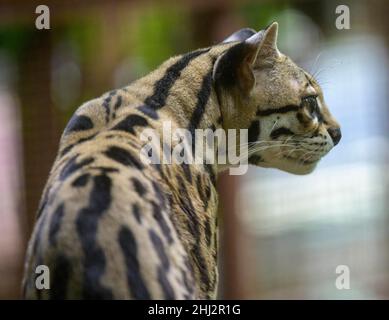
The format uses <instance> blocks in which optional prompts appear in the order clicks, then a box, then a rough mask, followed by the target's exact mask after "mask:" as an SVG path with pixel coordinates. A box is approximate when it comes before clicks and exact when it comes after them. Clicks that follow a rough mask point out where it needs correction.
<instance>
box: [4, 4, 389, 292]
mask: <svg viewBox="0 0 389 320" xmlns="http://www.w3.org/2000/svg"><path fill="white" fill-rule="evenodd" d="M39 4H46V5H48V6H49V8H50V25H51V29H50V30H37V29H36V28H35V19H36V17H37V14H35V8H36V6H37V5H39ZM340 4H346V5H348V6H349V8H350V13H351V29H350V30H338V29H336V27H335V20H336V17H337V15H336V14H335V8H336V7H337V6H338V5H340ZM388 10H389V3H388V2H387V1H384V0H382V1H367V0H359V1H357V0H356V1H342V2H341V3H339V2H338V1H335V0H329V1H328V0H326V1H324V0H315V1H314V0H312V1H309V0H289V1H286V0H279V1H277V0H272V1H264V0H263V1H260V0H255V1H254V0H252V1H249V0H239V1H238V0H235V1H234V0H225V1H223V0H218V1H211V0H208V1H205V0H198V1H195V0H192V1H171V0H170V1H168V0H167V1H135V0H134V1H124V0H123V1H102V0H100V1H98V0H89V1H81V0H80V1H72V0H68V1H65V0H63V1H60V0H53V1H45V3H43V2H42V1H22V0H2V1H1V2H0V298H19V297H20V295H19V292H20V277H21V270H22V264H23V256H24V252H25V246H26V242H27V241H28V238H29V235H30V232H31V229H32V225H33V221H34V215H35V211H36V208H37V205H38V201H39V198H40V194H41V192H42V188H43V185H44V183H45V180H46V179H47V176H48V172H49V169H50V167H51V164H52V162H53V160H54V157H55V154H56V151H57V144H58V140H59V137H60V134H61V132H62V130H63V128H64V126H65V125H66V123H67V121H68V119H69V118H70V116H71V114H72V113H73V112H74V111H75V109H76V108H77V107H78V106H79V105H80V104H81V103H83V102H85V101H86V100H89V99H91V98H94V97H97V96H100V95H101V94H102V93H104V92H106V91H108V90H110V89H113V88H116V87H121V86H124V85H126V84H128V83H129V82H131V81H132V80H134V79H136V78H138V77H140V76H142V75H144V74H146V73H147V72H148V71H150V70H152V69H153V68H155V67H157V66H158V65H159V64H160V63H161V62H162V61H164V60H166V59H167V58H169V57H170V56H172V55H175V54H179V53H183V52H187V51H190V50H193V49H196V48H198V47H206V46H209V45H211V44H215V43H218V42H219V41H221V40H222V39H223V38H225V37H226V36H228V35H229V34H230V33H232V32H234V31H236V30H237V29H239V28H242V27H251V28H254V29H257V30H259V29H261V28H264V27H265V26H267V25H268V24H269V23H270V22H271V21H278V22H279V27H280V30H279V48H280V50H281V51H282V52H284V53H286V54H288V55H290V56H291V57H292V58H293V59H294V60H295V61H296V62H298V63H299V64H301V65H302V66H303V67H306V68H307V69H308V71H310V72H312V73H314V74H315V75H316V76H317V78H318V80H319V82H320V83H321V85H322V87H323V89H324V94H325V98H326V100H327V103H328V105H329V106H330V108H331V110H332V112H333V114H334V115H335V116H336V117H337V118H338V120H339V122H340V123H341V125H342V132H343V139H342V141H341V143H340V144H339V146H337V147H336V148H335V149H334V150H333V151H332V152H331V153H330V155H328V156H327V157H326V158H325V159H323V160H322V162H321V163H320V164H319V166H318V169H317V170H316V171H315V172H314V173H313V174H311V175H309V176H304V177H299V176H292V175H289V174H286V173H281V172H278V171H275V170H271V169H260V168H251V169H250V171H249V173H248V174H246V175H245V176H242V177H236V176H235V177H231V176H225V175H224V176H222V177H221V178H220V181H219V190H220V194H221V209H220V213H221V215H222V220H223V225H222V234H221V235H222V245H221V255H220V261H221V263H220V265H221V268H220V269H221V281H220V295H219V297H221V298H251V299H261V298H268V299H269V298H270V299H273V298H283V299H297V298H303V299H312V298H318V299H329V298H334V299H354V298H367V299H381V298H389V256H388V250H387V248H388V245H389V237H388V235H389V224H388V222H389V221H388V220H389V219H388V218H389V210H388V208H389V206H388V205H389V204H388V195H389V192H388V191H389V190H388V181H389V180H388V164H389V162H388V160H389V158H388V151H389V148H388V143H389V140H388V130H389V128H388V121H387V119H388V102H387V101H388V90H387V89H388V83H389V81H388V80H389V74H388V70H389V69H388V59H389V55H388V44H389V21H388V19H387V17H386V12H387V11H388ZM338 265H346V266H348V267H349V268H350V275H351V278H350V280H351V283H350V284H351V288H350V290H338V289H337V288H336V287H335V280H336V277H337V274H336V273H335V269H336V267H337V266H338Z"/></svg>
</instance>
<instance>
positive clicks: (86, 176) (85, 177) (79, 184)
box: [72, 173, 90, 187]
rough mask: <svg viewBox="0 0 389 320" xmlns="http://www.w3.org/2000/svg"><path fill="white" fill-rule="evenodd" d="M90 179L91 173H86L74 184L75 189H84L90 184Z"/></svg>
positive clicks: (75, 180)
mask: <svg viewBox="0 0 389 320" xmlns="http://www.w3.org/2000/svg"><path fill="white" fill-rule="evenodd" d="M89 177H90V175H89V173H84V174H82V175H80V176H78V177H77V178H76V179H74V181H73V182H72V186H73V187H84V186H85V185H86V184H87V183H88V179H89Z"/></svg>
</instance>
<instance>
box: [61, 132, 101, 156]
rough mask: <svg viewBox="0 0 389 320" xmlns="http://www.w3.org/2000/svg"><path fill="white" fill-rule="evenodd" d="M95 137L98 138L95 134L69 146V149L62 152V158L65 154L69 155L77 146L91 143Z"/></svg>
mask: <svg viewBox="0 0 389 320" xmlns="http://www.w3.org/2000/svg"><path fill="white" fill-rule="evenodd" d="M94 137H96V134H93V135H91V136H90V137H86V138H81V139H80V140H78V141H77V142H75V143H73V144H70V145H68V146H67V147H65V148H64V149H63V150H62V151H61V157H63V156H64V155H65V154H67V153H68V152H69V151H70V150H72V149H73V148H74V147H75V146H76V145H78V144H81V143H83V142H86V141H89V140H91V139H93V138H94Z"/></svg>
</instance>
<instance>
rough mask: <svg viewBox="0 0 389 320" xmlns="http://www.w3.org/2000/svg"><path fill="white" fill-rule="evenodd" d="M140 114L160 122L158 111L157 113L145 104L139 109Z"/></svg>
mask: <svg viewBox="0 0 389 320" xmlns="http://www.w3.org/2000/svg"><path fill="white" fill-rule="evenodd" d="M137 109H138V110H139V111H140V112H142V113H143V114H145V115H146V116H148V117H150V118H151V119H154V120H158V119H159V116H158V113H157V111H155V110H154V109H153V108H151V107H149V106H148V105H146V104H144V105H142V106H140V107H138V108H137Z"/></svg>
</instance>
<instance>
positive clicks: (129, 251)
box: [119, 227, 151, 300]
mask: <svg viewBox="0 0 389 320" xmlns="http://www.w3.org/2000/svg"><path fill="white" fill-rule="evenodd" d="M119 244H120V247H121V249H122V251H123V257H124V260H125V263H126V269H127V283H128V287H129V289H130V291H131V293H132V296H133V297H134V298H135V299H146V300H148V299H151V296H150V293H149V291H148V289H147V287H146V284H145V283H144V281H143V278H142V274H141V269H140V265H139V261H138V246H137V244H136V239H135V237H134V235H133V233H132V231H131V230H130V229H129V228H127V227H122V228H121V229H120V232H119Z"/></svg>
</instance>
